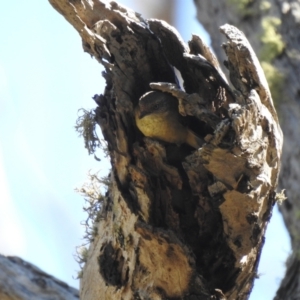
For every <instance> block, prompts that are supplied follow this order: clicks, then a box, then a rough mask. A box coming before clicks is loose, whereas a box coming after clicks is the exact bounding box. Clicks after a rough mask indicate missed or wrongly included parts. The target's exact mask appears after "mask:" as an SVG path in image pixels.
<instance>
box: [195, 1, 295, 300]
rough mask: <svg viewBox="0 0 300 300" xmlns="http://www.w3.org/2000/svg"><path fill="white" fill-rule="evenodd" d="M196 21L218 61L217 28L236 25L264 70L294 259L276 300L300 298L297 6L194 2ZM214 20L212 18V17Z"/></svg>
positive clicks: (288, 3) (284, 212)
mask: <svg viewBox="0 0 300 300" xmlns="http://www.w3.org/2000/svg"><path fill="white" fill-rule="evenodd" d="M194 2H195V4H196V6H197V12H198V19H199V21H200V22H201V23H202V24H203V25H204V26H205V28H206V30H207V31H208V32H209V34H210V35H211V37H212V44H213V48H214V50H215V52H216V53H217V56H218V57H219V58H221V57H222V56H223V53H221V51H220V47H219V44H220V39H221V34H220V33H219V30H218V27H219V25H220V24H223V23H224V22H228V23H230V24H234V25H235V26H238V27H239V28H240V29H241V30H243V31H244V32H245V34H246V36H247V37H248V38H249V40H250V42H251V44H252V46H253V48H254V49H255V51H256V53H258V54H259V58H260V61H261V62H262V64H263V66H264V70H265V72H266V74H267V79H268V82H269V85H270V87H271V92H272V95H273V99H274V100H275V103H276V108H277V110H278V112H279V117H280V123H281V127H282V130H283V133H284V145H283V155H282V170H281V175H280V178H279V185H280V187H281V188H284V189H286V194H287V197H288V199H287V200H286V201H284V202H283V204H282V205H281V206H279V208H280V211H281V212H282V215H283V218H284V221H285V224H286V226H287V229H288V231H289V234H290V236H291V241H292V249H293V254H292V255H291V257H290V258H289V259H288V261H287V271H286V276H285V278H284V279H283V280H282V284H281V287H280V288H279V290H278V292H277V295H276V299H277V300H279V299H283V300H285V299H299V298H300V280H299V279H300V259H299V255H298V253H299V249H300V239H299V232H300V219H299V211H300V202H299V182H300V164H299V161H300V151H299V149H300V101H299V100H300V80H299V74H300V63H299V57H300V30H299V28H300V18H299V15H300V4H299V1H298V0H289V1H280V0H270V1H211V0H194ZM212 14H213V15H214V18H210V16H211V15H212Z"/></svg>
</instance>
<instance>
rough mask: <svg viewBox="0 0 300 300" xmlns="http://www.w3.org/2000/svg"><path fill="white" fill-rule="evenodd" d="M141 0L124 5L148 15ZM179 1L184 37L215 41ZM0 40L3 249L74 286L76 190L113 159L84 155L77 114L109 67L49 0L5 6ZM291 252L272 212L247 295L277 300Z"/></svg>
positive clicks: (79, 201) (79, 217)
mask: <svg viewBox="0 0 300 300" xmlns="http://www.w3.org/2000/svg"><path fill="white" fill-rule="evenodd" d="M169 1H175V0H169ZM137 2H138V1H137ZM137 2H135V1H133V0H131V1H130V0H127V1H125V0H123V1H119V3H121V4H124V5H126V6H128V7H130V8H132V9H136V10H138V12H141V13H142V14H143V15H144V16H145V17H151V15H149V14H150V12H149V10H148V11H145V10H144V9H143V7H142V6H141V4H139V5H138V7H137V6H136V3H137ZM143 2H148V3H151V2H153V0H152V1H146V0H144V1H143ZM176 2H177V9H176V24H175V26H176V28H177V29H178V30H179V32H180V33H181V35H182V36H183V39H184V40H185V41H187V40H188V39H189V38H190V37H191V34H192V33H196V34H198V35H200V36H201V37H203V38H204V39H206V40H207V41H209V40H208V39H209V38H208V36H207V34H206V33H205V32H204V31H203V29H202V28H201V26H200V25H199V23H198V22H197V20H196V17H195V15H196V11H195V8H194V5H193V1H186V0H177V1H176ZM0 36H1V45H0V253H1V254H5V255H17V256H20V257H21V258H23V259H25V260H27V261H29V262H31V263H33V264H35V265H37V266H38V267H39V268H41V269H43V270H44V271H46V272H48V273H50V274H51V275H53V276H56V277H58V278H59V279H61V280H63V281H65V282H67V283H68V284H70V285H71V286H73V287H78V285H79V281H78V280H76V279H75V278H76V276H77V271H78V270H79V266H78V264H77V262H76V261H75V259H74V255H75V254H76V246H80V245H81V244H82V243H83V242H84V241H83V240H82V237H83V234H84V228H83V226H82V225H80V223H81V221H83V220H84V219H85V218H86V215H85V213H84V212H83V210H82V207H83V205H84V200H83V198H82V197H81V196H80V195H78V194H76V193H75V191H74V189H75V188H76V187H80V186H81V185H82V184H83V183H84V181H85V180H86V178H87V173H88V172H89V170H93V171H95V172H96V171H100V174H102V175H106V174H107V173H108V169H109V163H108V161H107V160H105V159H103V156H102V154H101V153H100V152H99V153H97V156H98V157H101V158H102V160H101V162H97V161H95V159H94V158H93V156H88V153H87V150H86V149H84V144H83V140H82V139H81V138H79V137H78V134H77V133H76V132H75V130H74V125H75V121H76V118H77V115H78V109H80V108H85V109H92V108H94V107H95V103H94V102H93V100H92V98H91V97H92V96H93V95H94V94H100V93H101V92H102V91H103V89H104V80H103V79H102V77H101V72H102V70H103V68H102V66H101V65H99V63H98V62H97V61H96V60H95V59H92V58H91V57H90V56H89V55H88V54H86V53H84V52H83V50H82V46H81V39H80V37H79V35H78V34H77V32H76V31H75V30H74V29H73V28H72V26H71V25H69V24H68V23H67V22H66V21H65V19H64V18H63V17H62V16H61V15H59V14H58V13H57V12H56V11H55V10H54V9H53V8H52V7H51V5H50V4H49V3H48V1H46V0H44V1H41V0H30V1H18V4H16V2H15V1H5V2H3V3H2V6H1V11H0ZM289 253H290V241H289V237H288V235H287V233H286V230H285V227H284V225H283V222H282V218H281V215H280V214H279V213H278V210H277V207H276V208H275V210H274V216H273V218H272V220H271V223H270V225H269V227H268V231H267V235H266V244H265V247H264V250H263V254H262V260H261V263H260V267H259V273H260V274H261V276H260V279H258V280H256V281H255V287H254V291H253V293H252V295H251V298H250V299H252V300H254V299H255V300H260V299H262V300H271V299H272V298H273V296H274V294H275V291H276V289H277V287H278V285H279V283H280V279H281V278H282V277H283V275H284V269H285V260H286V257H287V256H288V254H289Z"/></svg>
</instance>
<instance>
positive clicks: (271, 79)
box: [259, 16, 285, 105]
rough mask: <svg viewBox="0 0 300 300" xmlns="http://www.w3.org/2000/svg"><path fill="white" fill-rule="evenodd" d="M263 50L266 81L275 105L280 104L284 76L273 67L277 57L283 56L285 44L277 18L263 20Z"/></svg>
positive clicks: (262, 58)
mask: <svg viewBox="0 0 300 300" xmlns="http://www.w3.org/2000/svg"><path fill="white" fill-rule="evenodd" d="M261 25H262V34H261V38H260V40H261V42H262V48H261V51H260V55H259V59H260V61H261V66H262V68H263V70H264V72H265V76H266V79H267V81H268V84H269V88H270V91H271V94H272V98H273V100H274V103H275V105H276V103H279V101H280V100H281V98H282V96H283V95H282V90H283V86H284V80H285V76H284V74H283V73H282V72H281V71H280V70H279V69H278V68H276V67H275V66H274V65H273V61H274V59H275V58H276V57H278V56H279V55H281V54H282V52H283V50H284V48H285V44H284V42H283V40H282V36H281V34H280V33H279V32H278V28H279V27H280V25H281V20H280V19H279V18H275V17H270V16H268V17H265V18H263V19H262V23H261Z"/></svg>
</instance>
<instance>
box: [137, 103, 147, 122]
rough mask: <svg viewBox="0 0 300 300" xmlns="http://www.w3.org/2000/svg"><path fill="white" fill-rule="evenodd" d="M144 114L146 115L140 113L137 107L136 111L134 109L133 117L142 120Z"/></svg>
mask: <svg viewBox="0 0 300 300" xmlns="http://www.w3.org/2000/svg"><path fill="white" fill-rule="evenodd" d="M146 114H147V113H146V112H143V111H141V109H140V106H139V105H138V106H137V107H136V109H135V117H136V118H138V119H141V118H143V117H144V116H145V115H146Z"/></svg>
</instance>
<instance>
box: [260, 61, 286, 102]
mask: <svg viewBox="0 0 300 300" xmlns="http://www.w3.org/2000/svg"><path fill="white" fill-rule="evenodd" d="M261 66H262V69H263V70H264V73H265V76H266V79H267V82H268V84H269V88H270V91H271V94H272V98H273V100H274V103H275V104H276V103H279V101H280V99H281V98H282V90H283V87H284V80H285V76H284V75H283V74H282V73H281V72H280V71H279V70H278V68H276V67H275V66H273V65H272V64H271V63H269V62H265V61H262V62H261Z"/></svg>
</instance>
